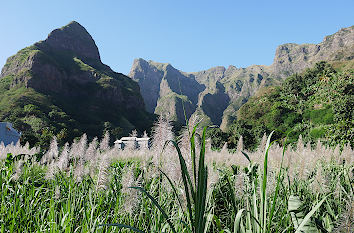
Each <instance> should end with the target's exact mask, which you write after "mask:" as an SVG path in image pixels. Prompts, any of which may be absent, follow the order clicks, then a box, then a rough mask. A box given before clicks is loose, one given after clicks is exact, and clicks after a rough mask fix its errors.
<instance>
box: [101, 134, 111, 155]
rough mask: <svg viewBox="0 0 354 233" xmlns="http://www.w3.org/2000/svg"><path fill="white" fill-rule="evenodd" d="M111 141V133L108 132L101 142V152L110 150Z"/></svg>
mask: <svg viewBox="0 0 354 233" xmlns="http://www.w3.org/2000/svg"><path fill="white" fill-rule="evenodd" d="M109 140H110V135H109V131H108V130H107V131H106V133H105V134H104V137H103V138H102V141H101V142H100V151H101V152H103V151H106V150H108V149H110V147H109Z"/></svg>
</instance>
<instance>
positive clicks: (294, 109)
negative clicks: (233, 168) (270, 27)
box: [209, 61, 354, 149]
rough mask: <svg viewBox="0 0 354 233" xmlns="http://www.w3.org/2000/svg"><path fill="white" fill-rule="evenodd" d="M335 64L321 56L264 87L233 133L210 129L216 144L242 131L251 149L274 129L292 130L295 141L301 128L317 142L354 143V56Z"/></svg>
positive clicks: (233, 140) (232, 141)
mask: <svg viewBox="0 0 354 233" xmlns="http://www.w3.org/2000/svg"><path fill="white" fill-rule="evenodd" d="M335 64H336V65H335V66H333V65H331V64H329V63H326V62H319V63H316V64H315V65H314V67H312V68H309V69H306V70H305V71H304V72H302V73H301V74H294V75H292V76H290V77H288V78H286V79H285V80H284V82H283V83H282V84H281V85H278V86H270V87H265V88H262V89H260V90H259V91H258V92H257V93H256V94H255V95H254V96H253V97H251V98H250V99H249V100H248V102H247V103H245V104H244V105H243V106H242V107H241V108H240V109H239V111H238V112H237V121H235V122H234V123H233V124H232V125H231V127H230V131H229V132H228V133H222V132H219V131H220V129H214V130H212V131H211V132H209V136H210V137H211V138H212V140H213V146H215V147H219V148H220V147H221V146H223V144H224V143H225V142H227V143H228V145H229V148H235V147H236V146H237V142H238V140H239V139H240V136H242V137H243V141H244V142H245V145H246V146H247V149H252V148H255V146H256V145H257V144H258V143H259V142H260V141H261V139H262V137H263V134H264V133H266V134H270V132H272V131H275V132H274V138H275V139H276V138H277V139H282V138H284V137H285V136H286V135H287V134H288V133H290V134H289V135H288V142H296V141H297V140H298V137H299V136H300V134H301V135H302V140H303V141H304V142H305V143H311V144H313V145H315V143H317V141H318V140H320V141H321V142H322V143H323V144H326V145H331V146H336V145H338V144H339V145H342V146H343V145H347V144H349V145H350V146H351V147H354V121H353V119H354V108H353V106H354V85H353V84H354V65H353V61H347V62H340V63H339V62H337V63H335ZM333 67H335V68H336V69H334V68H333Z"/></svg>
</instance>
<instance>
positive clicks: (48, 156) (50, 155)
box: [41, 136, 59, 164]
mask: <svg viewBox="0 0 354 233" xmlns="http://www.w3.org/2000/svg"><path fill="white" fill-rule="evenodd" d="M58 156H59V148H58V142H57V138H56V137H55V136H54V137H53V138H52V141H51V142H50V146H49V150H48V151H47V153H45V154H44V155H43V157H42V160H41V162H42V164H46V163H51V162H52V161H55V160H56V159H57V158H58Z"/></svg>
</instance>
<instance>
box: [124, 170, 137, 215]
mask: <svg viewBox="0 0 354 233" xmlns="http://www.w3.org/2000/svg"><path fill="white" fill-rule="evenodd" d="M137 184H138V182H137V181H135V177H134V168H133V166H132V167H125V168H124V169H123V171H122V193H123V194H124V207H123V209H124V211H125V212H127V213H129V214H132V213H133V212H134V210H135V208H136V207H137V205H138V203H139V191H138V190H136V189H132V188H129V187H135V186H137Z"/></svg>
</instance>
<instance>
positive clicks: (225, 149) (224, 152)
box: [220, 142, 229, 154]
mask: <svg viewBox="0 0 354 233" xmlns="http://www.w3.org/2000/svg"><path fill="white" fill-rule="evenodd" d="M220 152H221V154H228V153H229V150H228V149H227V142H225V143H224V145H223V146H222V148H221V150H220Z"/></svg>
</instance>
